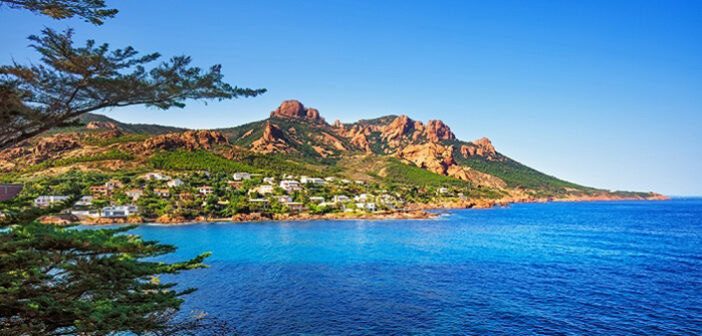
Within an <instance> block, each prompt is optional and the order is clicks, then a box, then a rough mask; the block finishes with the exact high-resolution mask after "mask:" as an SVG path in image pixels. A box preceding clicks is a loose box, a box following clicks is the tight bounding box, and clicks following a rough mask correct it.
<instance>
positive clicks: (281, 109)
mask: <svg viewBox="0 0 702 336" xmlns="http://www.w3.org/2000/svg"><path fill="white" fill-rule="evenodd" d="M271 118H283V119H289V118H292V119H302V120H305V121H308V122H312V123H320V124H321V123H324V122H325V121H324V118H322V117H321V116H320V115H319V111H318V110H317V109H314V108H305V106H304V105H302V103H300V102H299V101H297V100H286V101H284V102H283V103H281V104H280V106H278V108H277V109H275V110H274V111H272V112H271Z"/></svg>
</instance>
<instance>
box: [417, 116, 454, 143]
mask: <svg viewBox="0 0 702 336" xmlns="http://www.w3.org/2000/svg"><path fill="white" fill-rule="evenodd" d="M424 135H426V137H427V139H429V140H430V141H434V142H437V141H440V140H454V139H456V136H455V135H454V134H453V132H451V129H450V128H449V127H448V126H447V125H446V124H444V123H443V122H442V121H441V120H429V122H428V123H427V127H426V130H425V131H424Z"/></svg>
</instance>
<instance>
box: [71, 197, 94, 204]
mask: <svg viewBox="0 0 702 336" xmlns="http://www.w3.org/2000/svg"><path fill="white" fill-rule="evenodd" d="M92 204H93V196H83V197H81V198H80V199H79V200H78V202H76V204H73V205H75V206H90V205H92Z"/></svg>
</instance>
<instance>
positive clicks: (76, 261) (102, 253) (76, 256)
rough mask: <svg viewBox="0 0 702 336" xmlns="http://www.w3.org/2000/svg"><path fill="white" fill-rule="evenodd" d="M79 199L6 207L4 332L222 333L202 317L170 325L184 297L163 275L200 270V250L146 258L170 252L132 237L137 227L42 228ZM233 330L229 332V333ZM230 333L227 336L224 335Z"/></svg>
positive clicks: (0, 254) (0, 240) (0, 244)
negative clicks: (185, 256)
mask: <svg viewBox="0 0 702 336" xmlns="http://www.w3.org/2000/svg"><path fill="white" fill-rule="evenodd" d="M76 199H77V197H74V198H72V199H70V200H68V201H66V202H65V203H64V204H60V205H56V206H53V207H51V208H49V209H44V210H42V209H37V208H31V207H27V206H26V205H22V204H21V202H24V201H18V202H15V204H11V205H9V204H5V206H4V207H3V211H5V212H6V213H5V217H4V218H3V220H2V222H0V223H1V224H3V225H4V227H5V230H2V231H0V331H1V333H2V335H8V336H9V335H69V334H70V335H73V334H76V335H78V334H79V335H109V334H114V333H117V332H125V331H128V332H132V333H135V334H154V335H172V334H176V335H190V334H198V333H204V332H207V333H208V334H222V332H223V330H230V328H229V327H228V326H227V324H226V323H222V321H218V320H216V319H214V318H209V319H204V318H202V316H200V317H199V318H193V319H188V320H179V321H177V320H174V319H173V316H174V314H175V312H177V311H178V309H179V307H180V304H181V303H182V301H183V299H182V298H181V297H182V296H183V295H185V294H187V293H190V292H192V290H193V289H187V290H183V291H175V290H173V286H174V285H175V284H174V283H161V282H160V280H158V276H159V275H161V274H176V273H179V272H181V271H183V270H189V269H194V268H201V267H205V265H203V264H202V261H203V260H204V259H205V258H206V257H207V256H208V255H209V253H203V254H201V255H199V256H196V257H195V258H193V259H191V260H188V261H185V262H178V263H164V262H154V261H144V259H145V258H153V257H158V256H161V255H164V254H167V253H171V252H173V251H174V250H175V247H174V246H170V245H164V244H159V243H158V242H154V241H144V240H143V239H141V238H140V237H139V236H135V235H131V234H129V233H128V232H129V230H131V229H133V228H134V226H125V227H120V228H114V229H79V228H76V227H73V226H64V227H60V226H56V225H47V224H40V223H38V222H37V221H36V219H37V218H38V217H39V216H42V215H44V214H50V213H55V212H57V211H58V210H60V209H62V208H64V207H66V206H67V205H69V204H70V203H72V202H73V201H75V200H76ZM230 331H231V330H230ZM227 333H228V332H227Z"/></svg>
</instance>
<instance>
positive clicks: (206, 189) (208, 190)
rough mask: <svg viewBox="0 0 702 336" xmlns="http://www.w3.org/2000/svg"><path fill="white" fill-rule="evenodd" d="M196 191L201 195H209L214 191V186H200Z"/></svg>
mask: <svg viewBox="0 0 702 336" xmlns="http://www.w3.org/2000/svg"><path fill="white" fill-rule="evenodd" d="M197 191H198V192H199V193H201V194H203V195H209V194H211V193H213V192H214V188H212V187H210V186H202V187H200V188H198V189H197Z"/></svg>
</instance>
